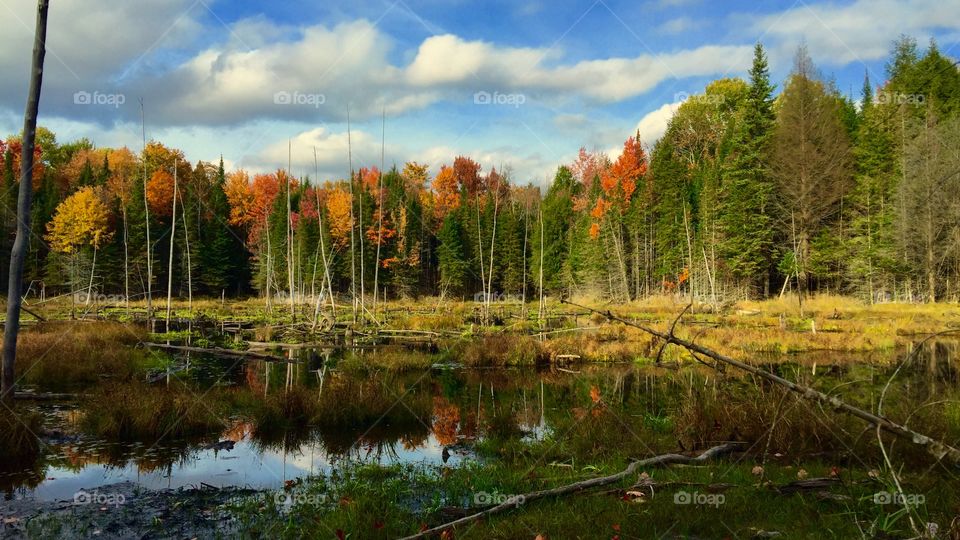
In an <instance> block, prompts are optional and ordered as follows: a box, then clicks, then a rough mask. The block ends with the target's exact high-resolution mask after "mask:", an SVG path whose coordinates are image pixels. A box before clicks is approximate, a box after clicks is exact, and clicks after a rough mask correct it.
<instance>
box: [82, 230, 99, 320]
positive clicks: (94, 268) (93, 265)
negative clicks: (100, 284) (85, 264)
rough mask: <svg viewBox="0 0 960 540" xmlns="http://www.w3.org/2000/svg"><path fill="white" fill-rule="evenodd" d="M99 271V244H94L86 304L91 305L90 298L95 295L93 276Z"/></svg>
mask: <svg viewBox="0 0 960 540" xmlns="http://www.w3.org/2000/svg"><path fill="white" fill-rule="evenodd" d="M96 271H97V246H96V244H94V246H93V262H92V263H91V264H90V281H89V282H88V283H87V301H86V303H85V304H84V305H86V306H89V305H90V298H92V297H93V276H94V275H96V274H95V273H96Z"/></svg>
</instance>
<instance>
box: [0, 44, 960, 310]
mask: <svg viewBox="0 0 960 540" xmlns="http://www.w3.org/2000/svg"><path fill="white" fill-rule="evenodd" d="M769 73H770V67H769V66H768V61H767V56H766V53H765V51H764V49H763V47H762V45H760V44H758V45H756V48H755V56H754V59H753V65H752V68H751V69H750V71H749V77H748V80H743V79H740V78H724V79H719V80H715V81H713V82H712V83H710V84H708V85H707V86H706V88H705V90H704V92H703V93H702V94H699V95H693V96H690V97H689V98H688V99H686V100H685V101H684V102H683V103H682V104H681V105H680V106H679V107H678V108H677V110H676V111H675V114H674V115H673V117H672V119H671V120H670V122H669V125H668V128H667V130H666V133H665V134H664V135H663V136H662V137H661V138H660V139H659V140H657V141H642V140H639V133H637V134H630V136H628V137H627V138H626V140H625V141H624V143H623V147H622V150H621V151H620V153H619V155H617V156H616V157H612V156H608V155H607V154H606V153H604V152H602V151H597V150H588V149H586V148H581V150H580V152H579V155H578V156H577V157H576V159H575V160H574V161H573V162H572V163H566V164H560V165H559V166H558V167H557V170H556V175H555V177H554V178H553V180H552V182H550V184H549V185H547V186H539V185H535V184H533V183H532V182H525V181H524V179H518V178H514V177H513V175H512V174H511V169H510V167H509V166H505V167H502V168H501V170H497V169H496V168H495V167H494V168H490V169H489V170H484V169H483V168H482V167H481V165H480V164H479V163H478V162H477V161H475V160H474V159H472V158H471V157H470V156H459V157H457V158H456V159H454V160H453V162H452V163H447V164H425V163H417V162H415V161H409V162H407V163H404V164H402V165H401V164H393V165H390V166H389V168H388V167H385V166H384V164H383V163H356V164H355V165H356V169H355V170H352V171H344V177H346V179H344V178H339V179H327V178H324V179H320V178H317V177H316V175H313V176H311V175H303V176H297V177H295V176H294V175H293V174H292V173H291V171H289V170H288V169H287V168H283V167H278V169H277V170H276V172H272V173H251V172H247V171H245V170H241V169H238V170H231V171H226V170H224V166H223V162H222V159H221V161H220V162H219V163H217V162H205V161H200V162H197V163H196V164H195V165H191V164H190V163H189V162H188V161H187V160H186V159H185V158H184V152H183V151H182V150H179V149H176V148H170V147H168V146H166V145H164V144H163V143H162V142H161V141H149V142H146V141H145V145H144V147H143V148H142V149H130V148H103V147H98V146H96V145H95V143H94V142H92V141H89V140H87V139H79V140H75V141H69V142H60V141H58V140H57V138H56V134H54V133H53V132H51V131H49V130H47V129H44V128H39V129H38V132H37V145H36V150H35V158H36V161H35V166H34V177H33V178H34V180H33V182H34V190H35V202H34V220H33V224H32V230H33V233H32V235H31V238H30V247H29V257H28V260H27V263H26V269H25V282H24V289H25V290H26V291H27V294H28V296H30V295H35V296H37V297H43V298H47V297H53V296H56V295H63V294H71V293H72V294H75V295H76V294H80V295H82V298H86V299H89V298H96V297H98V295H99V297H110V298H113V299H118V298H126V299H132V300H143V299H145V298H147V297H151V298H152V297H157V296H164V295H165V294H166V293H167V292H168V289H170V292H171V294H173V295H174V296H176V297H179V298H186V297H190V298H192V297H193V296H198V297H217V298H219V297H221V296H228V297H237V296H240V297H244V296H250V295H259V296H262V297H266V299H267V303H268V306H269V305H271V299H273V300H274V301H277V302H281V301H283V299H291V298H293V299H303V298H307V297H310V298H313V297H317V296H323V297H331V296H336V295H351V296H352V297H354V298H357V297H360V298H370V297H373V298H374V303H376V298H381V299H397V298H417V297H421V296H441V297H446V298H459V299H464V298H466V299H471V298H472V299H493V300H496V299H497V298H516V299H523V300H531V299H536V298H538V297H540V298H542V297H544V296H553V297H573V296H577V295H581V296H589V297H594V298H604V299H610V300H615V301H629V300H636V299H642V298H646V297H650V296H652V295H659V294H680V295H683V296H686V297H689V298H690V299H692V300H697V301H703V302H709V303H712V304H722V303H729V302H733V301H737V300H744V299H763V298H770V297H776V296H781V295H783V294H784V293H785V292H791V293H797V292H799V293H801V295H807V294H810V293H831V294H840V295H850V296H855V297H858V298H860V299H863V300H865V301H867V302H869V303H875V302H889V301H907V302H935V301H941V300H953V301H956V300H957V299H958V297H960V199H958V198H957V197H956V196H955V194H956V193H957V192H958V190H960V154H958V153H957V148H960V71H958V69H957V66H956V62H954V61H953V60H952V59H950V58H948V57H947V56H945V55H943V54H941V52H940V51H939V49H938V47H937V45H936V43H934V42H931V43H930V44H929V45H927V46H926V47H923V48H922V47H921V46H920V45H918V43H917V42H916V41H915V40H914V39H912V38H910V37H906V36H904V37H901V38H900V39H898V40H897V41H896V42H895V43H894V44H893V48H892V51H891V53H890V57H889V60H888V62H887V64H886V74H885V75H886V80H883V81H877V80H871V79H870V78H869V77H868V76H865V77H864V81H863V87H862V89H861V90H860V91H859V93H856V95H849V94H847V93H844V92H842V91H841V89H839V88H837V87H836V86H835V85H834V84H833V83H832V82H831V79H830V78H829V77H828V76H826V75H824V74H823V73H821V72H820V71H819V70H818V68H817V67H816V66H815V65H814V64H813V62H812V60H811V59H810V57H809V55H808V53H807V51H806V48H805V47H803V46H801V47H800V48H799V49H798V50H797V52H796V57H795V60H794V65H793V67H792V70H791V72H790V75H789V76H788V77H787V78H786V80H784V81H771V79H770V74H769ZM138 150H139V151H138ZM315 150H316V149H314V151H315ZM343 151H344V152H348V151H349V149H348V148H344V149H343ZM0 156H2V159H0V167H2V173H3V174H2V186H0V191H2V192H3V193H5V194H6V195H5V196H4V197H3V208H4V216H5V217H4V219H3V224H2V225H3V228H4V234H3V235H0V240H2V245H0V273H2V275H0V280H6V279H7V274H6V273H7V270H8V266H9V258H8V257H9V252H10V247H11V244H12V238H13V231H14V228H15V224H16V218H15V215H16V213H15V206H16V189H14V188H15V186H16V184H17V178H18V175H17V174H16V172H15V171H18V170H19V162H20V140H19V137H17V136H10V137H8V138H7V140H6V141H0ZM353 166H354V164H351V167H353ZM330 291H332V292H333V295H330V294H329V293H330Z"/></svg>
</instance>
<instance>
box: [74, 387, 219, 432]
mask: <svg viewBox="0 0 960 540" xmlns="http://www.w3.org/2000/svg"><path fill="white" fill-rule="evenodd" d="M217 402H218V400H216V399H215V398H214V397H213V396H210V395H206V396H204V395H199V394H197V393H195V392H194V391H192V390H190V389H187V388H186V387H185V386H183V385H182V383H179V382H174V383H172V384H171V385H170V386H155V385H147V384H145V383H141V382H128V383H125V384H119V385H109V386H104V387H100V388H98V389H96V390H95V391H94V392H92V393H91V395H90V397H89V398H88V399H87V400H86V402H85V403H84V404H83V407H82V415H81V417H80V426H81V427H82V428H83V429H84V430H85V431H86V432H88V433H91V434H93V435H95V436H97V437H100V438H105V439H111V440H120V441H147V442H155V441H157V440H159V439H161V438H164V439H177V438H185V437H192V436H201V435H210V434H214V433H217V432H219V431H221V430H222V429H223V428H224V426H225V422H224V421H223V420H222V418H221V416H220V415H219V414H218V413H217V412H215V410H214V409H215V408H216V407H217V406H218V404H217Z"/></svg>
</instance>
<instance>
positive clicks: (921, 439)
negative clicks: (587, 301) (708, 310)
mask: <svg viewBox="0 0 960 540" xmlns="http://www.w3.org/2000/svg"><path fill="white" fill-rule="evenodd" d="M561 302H563V303H564V304H569V305H571V306H575V307H578V308H581V309H585V310H587V311H590V312H592V313H596V314H599V315H603V316H604V317H606V318H607V319H609V320H612V321H617V322H620V323H623V324H625V325H627V326H632V327H634V328H637V329H640V330H643V331H644V332H646V333H648V334H650V335H653V336H656V337H658V338H660V339H662V340H664V341H665V342H667V343H673V344H674V345H679V346H681V347H683V348H684V349H687V350H689V351H691V352H693V353H695V354H696V353H699V354H702V355H703V356H708V357H710V358H713V359H714V360H716V361H718V362H723V363H725V364H728V365H731V366H733V367H736V368H739V369H742V370H743V371H746V372H747V373H751V374H753V375H756V376H757V377H760V378H762V379H766V380H768V381H770V382H772V383H774V384H778V385H780V386H783V387H785V388H787V389H789V390H791V391H793V392H796V393H797V394H800V396H802V397H803V398H805V399H809V400H811V401H815V402H817V403H820V404H826V405H828V406H830V407H832V408H834V409H836V410H839V411H842V412H844V413H846V414H849V415H851V416H854V417H856V418H859V419H861V420H863V421H865V422H867V423H869V424H871V425H873V426H876V427H877V428H879V429H882V430H883V431H886V432H887V433H892V434H893V435H896V436H898V437H902V438H904V439H906V440H908V441H911V442H912V443H913V444H916V445H919V446H922V447H924V448H925V449H926V450H927V452H929V453H930V454H931V455H932V456H934V457H935V458H937V459H938V460H940V459H943V458H944V457H946V458H948V459H949V460H950V461H952V462H954V463H960V450H958V449H956V448H954V447H952V446H950V445H948V444H946V443H945V442H943V441H938V440H936V439H933V438H932V437H929V436H927V435H924V434H922V433H918V432H916V431H913V430H912V429H910V428H908V427H906V426H904V425H901V424H898V423H896V422H894V421H892V420H890V419H889V418H886V417H884V416H880V415H876V414H873V413H871V412H869V411H865V410H863V409H860V408H858V407H854V406H853V405H850V404H848V403H846V402H844V401H843V400H841V399H840V398H837V397H831V396H828V395H827V394H824V393H823V392H820V391H818V390H814V389H813V388H810V387H808V386H803V385H801V384H797V383H795V382H792V381H788V380H787V379H784V378H783V377H779V376H777V375H774V374H773V373H770V372H767V371H764V370H762V369H760V368H757V367H755V366H752V365H750V364H747V363H744V362H741V361H739V360H735V359H733V358H730V357H729V356H726V355H723V354H720V353H718V352H715V351H712V350H710V349H708V348H706V347H704V346H703V345H698V344H696V343H692V342H690V341H687V340H685V339H680V338H678V337H677V336H675V335H674V334H673V330H672V329H671V331H670V333H669V334H665V333H663V332H660V331H658V330H654V329H653V328H650V327H647V326H644V325H642V324H638V323H635V322H633V321H628V320H626V319H623V318H621V317H618V316H616V315H614V314H613V313H612V312H611V311H610V310H607V311H600V310H597V309H593V308H590V307H587V306H581V305H579V304H575V303H573V302H570V301H569V300H566V299H563V300H561Z"/></svg>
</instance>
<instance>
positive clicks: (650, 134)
mask: <svg viewBox="0 0 960 540" xmlns="http://www.w3.org/2000/svg"><path fill="white" fill-rule="evenodd" d="M681 104H683V102H682V101H677V102H675V103H664V104H663V105H661V106H660V107H659V108H657V109H655V110H653V111H650V112H649V113H647V114H646V115H644V117H643V118H641V119H640V122H639V123H637V130H638V131H639V132H640V141H641V142H643V143H644V144H646V145H649V146H653V144H654V143H656V142H657V141H658V140H660V137H662V136H663V134H664V133H666V132H667V125H668V124H669V123H670V119H671V118H673V114H674V113H675V112H677V109H678V108H680V105H681ZM617 152H618V153H619V149H618V150H617Z"/></svg>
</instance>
